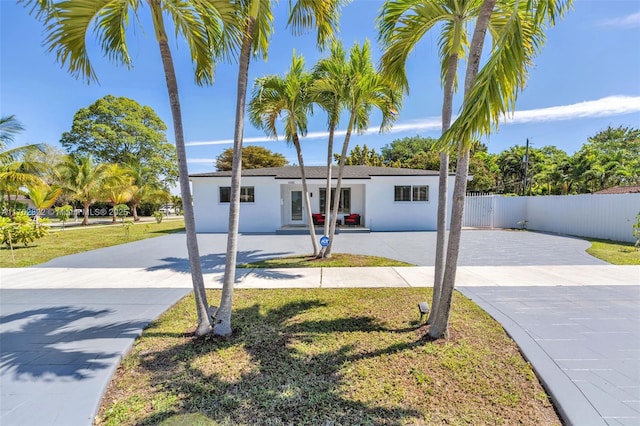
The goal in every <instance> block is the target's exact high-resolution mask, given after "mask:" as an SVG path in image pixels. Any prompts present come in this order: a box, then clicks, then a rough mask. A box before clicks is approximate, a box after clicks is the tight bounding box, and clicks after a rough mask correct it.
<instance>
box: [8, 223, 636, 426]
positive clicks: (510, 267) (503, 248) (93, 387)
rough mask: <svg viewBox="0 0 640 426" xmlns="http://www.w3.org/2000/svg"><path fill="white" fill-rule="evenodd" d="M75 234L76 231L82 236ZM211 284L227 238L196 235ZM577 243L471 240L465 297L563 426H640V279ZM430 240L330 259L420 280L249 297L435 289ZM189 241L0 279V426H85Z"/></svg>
mask: <svg viewBox="0 0 640 426" xmlns="http://www.w3.org/2000/svg"><path fill="white" fill-rule="evenodd" d="M76 232H81V231H76ZM198 240H199V244H200V253H201V256H202V260H203V267H204V272H205V273H206V274H208V279H207V283H208V286H210V287H216V286H219V281H217V280H214V279H212V278H211V275H213V276H219V275H220V273H221V271H222V270H223V265H224V253H225V244H226V235H221V234H203V235H199V236H198ZM310 246H311V243H310V241H309V236H280V235H278V236H275V235H242V236H241V237H240V240H239V251H240V254H239V261H241V262H244V261H249V260H256V259H264V258H270V257H274V256H281V255H288V254H296V253H299V254H304V253H308V252H309V248H310ZM588 246H589V243H588V242H585V241H583V240H579V239H575V238H570V237H562V236H556V235H547V234H539V233H533V232H518V231H499V230H493V231H484V230H483V231H476V230H474V231H464V232H463V237H462V248H461V253H460V259H459V265H460V268H459V271H458V286H459V287H458V289H459V290H460V291H462V292H463V293H464V294H466V295H467V296H468V297H471V298H472V299H473V300H474V301H476V303H478V304H479V305H480V306H482V307H483V308H484V309H485V310H486V311H488V312H489V313H490V314H491V315H493V316H494V318H496V319H497V320H498V321H500V322H501V323H502V324H503V326H504V327H505V329H506V330H507V331H508V332H509V333H510V335H511V336H512V337H513V338H514V339H515V340H516V342H517V343H518V344H519V345H520V347H521V349H522V350H523V353H524V354H525V356H526V357H527V358H528V359H529V361H530V362H531V363H532V365H533V366H534V369H535V370H536V372H537V373H538V374H539V376H540V377H541V380H542V382H543V383H544V384H545V385H546V386H547V389H548V391H549V392H550V393H551V395H552V397H553V399H554V402H555V405H556V407H557V408H558V410H559V412H560V414H561V415H562V418H563V420H564V421H565V423H566V424H575V425H599V424H603V425H604V424H610V425H620V424H627V425H637V424H640V372H639V370H640V309H638V308H637V307H638V306H640V286H639V285H638V284H640V267H616V266H611V265H606V264H605V263H604V262H602V261H600V260H598V259H595V258H593V257H591V256H589V255H587V254H586V253H585V252H584V250H585V249H586V248H587V247H588ZM434 247H435V233H427V232H417V233H411V232H403V233H372V234H342V235H339V236H338V237H337V239H336V243H335V252H351V253H361V254H371V255H378V256H386V257H390V258H394V259H398V260H404V261H406V262H409V263H413V264H416V265H420V266H419V267H418V268H344V269H341V270H339V269H334V270H331V271H330V272H328V269H326V268H325V270H326V271H327V273H325V274H322V273H318V272H317V270H309V269H306V270H288V271H284V270H279V271H263V272H260V273H252V272H251V271H249V272H247V271H245V272H240V274H241V275H242V274H245V275H243V276H242V279H241V280H240V282H239V284H238V285H239V286H241V287H254V288H255V287H274V286H278V287H282V286H288V287H297V286H306V287H318V286H322V287H347V286H350V287H353V286H372V287H375V286H386V287H388V286H429V285H430V282H432V279H431V277H432V274H433V268H432V266H431V265H432V264H433V252H434ZM188 269H189V267H188V261H187V256H186V248H185V236H184V234H175V235H169V236H164V237H158V238H154V239H149V240H144V241H139V242H134V243H130V244H125V245H121V246H116V247H110V248H106V249H100V250H95V251H92V252H86V253H81V254H77V255H72V256H67V257H64V258H59V259H55V260H53V261H51V262H48V263H47V264H44V265H40V266H39V267H35V268H25V269H5V270H0V348H1V354H0V390H1V395H0V424H2V425H3V426H11V425H20V426H22V425H27V426H29V425H36V426H40V425H90V424H92V419H93V416H94V415H95V413H96V410H97V409H98V407H99V403H100V398H101V396H102V394H103V392H104V390H105V388H106V386H107V384H108V383H109V380H110V377H111V375H112V374H113V372H114V371H115V368H116V367H117V364H118V362H119V360H120V359H121V357H122V356H123V355H124V354H126V352H127V351H128V350H129V348H130V346H131V345H132V344H133V341H134V339H135V337H136V336H138V335H139V334H140V333H141V331H142V328H143V327H144V326H145V325H146V324H148V323H149V321H151V320H152V319H154V318H156V317H157V316H158V315H159V314H160V313H162V312H163V311H164V310H165V309H167V308H168V307H170V306H171V305H173V303H175V301H177V300H178V299H179V298H181V297H182V296H183V295H185V294H187V293H188V292H189V291H190V288H191V287H190V276H189V274H188V273H187V272H188Z"/></svg>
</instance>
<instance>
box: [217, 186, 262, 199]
mask: <svg viewBox="0 0 640 426" xmlns="http://www.w3.org/2000/svg"><path fill="white" fill-rule="evenodd" d="M220 202H221V203H229V202H231V188H230V187H228V186H221V187H220ZM240 202H241V203H253V202H255V194H254V189H253V186H242V187H240Z"/></svg>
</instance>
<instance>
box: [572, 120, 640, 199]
mask: <svg viewBox="0 0 640 426" xmlns="http://www.w3.org/2000/svg"><path fill="white" fill-rule="evenodd" d="M572 161H573V165H574V170H573V173H572V175H573V180H574V183H575V185H576V187H577V188H575V189H576V190H577V192H595V191H599V190H601V189H605V188H608V187H612V186H617V185H638V184H640V129H636V128H632V127H624V126H619V127H616V128H613V127H608V128H607V129H605V130H603V131H601V132H598V133H597V134H596V135H594V136H592V137H590V138H589V139H588V140H587V143H585V144H584V145H583V146H582V148H580V150H579V151H578V152H576V153H575V154H574V156H573V159H572Z"/></svg>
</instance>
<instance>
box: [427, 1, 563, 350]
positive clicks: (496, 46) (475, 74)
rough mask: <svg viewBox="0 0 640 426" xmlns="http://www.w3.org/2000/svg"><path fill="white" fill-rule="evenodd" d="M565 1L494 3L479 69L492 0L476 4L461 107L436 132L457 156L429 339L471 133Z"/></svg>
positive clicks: (441, 327)
mask: <svg viewBox="0 0 640 426" xmlns="http://www.w3.org/2000/svg"><path fill="white" fill-rule="evenodd" d="M571 2H572V0H566V1H557V0H538V1H528V2H525V1H522V2H521V1H520V0H515V1H511V0H505V1H503V2H500V3H499V4H498V5H497V8H498V10H499V11H501V12H505V13H507V15H506V16H507V17H506V19H505V20H504V22H503V25H501V26H500V28H499V30H498V31H496V32H494V33H493V34H492V38H493V40H494V42H493V49H492V52H491V55H490V57H489V58H488V60H487V62H486V63H485V65H484V66H483V67H482V70H480V71H478V70H479V68H480V59H481V55H482V50H483V47H484V40H485V37H486V31H487V28H488V27H489V22H490V19H491V16H492V14H493V11H494V7H496V0H484V1H483V4H482V6H481V8H480V11H479V14H478V19H477V21H476V26H475V30H474V33H473V38H472V40H471V45H470V48H469V60H468V66H467V70H466V75H465V85H464V89H465V94H464V101H463V106H462V111H461V113H460V115H459V116H458V118H457V119H456V121H455V122H454V123H453V125H452V126H451V127H450V128H449V130H448V131H447V132H445V133H444V135H443V136H442V138H441V142H442V143H443V144H449V145H452V144H455V145H456V146H457V156H458V160H457V166H456V178H455V184H454V190H453V205H452V210H451V226H450V233H449V241H448V245H447V254H446V263H445V271H444V277H443V282H442V290H441V295H440V303H439V306H438V307H437V311H438V312H437V314H436V317H435V318H434V320H433V323H432V325H431V327H430V329H429V333H428V335H429V337H430V338H432V339H438V338H443V337H447V336H448V328H449V315H450V312H451V301H452V297H453V288H454V286H455V277H456V270H457V262H458V254H459V250H460V237H461V234H462V219H463V214H464V198H465V192H466V183H467V176H468V172H469V154H470V147H471V145H472V143H473V141H474V140H476V138H477V136H479V135H482V134H488V133H490V131H491V129H492V126H494V125H497V124H498V122H499V120H500V119H501V118H502V117H504V115H505V114H506V113H508V112H509V111H511V110H512V109H513V108H514V105H515V101H516V98H517V95H518V93H519V91H521V90H522V89H523V88H524V86H525V84H526V79H527V72H528V66H529V65H531V63H532V60H533V57H534V56H535V55H536V54H537V53H538V51H539V49H540V48H541V46H542V45H543V43H544V29H545V28H546V26H547V24H551V25H553V24H554V23H555V20H556V18H559V17H561V16H562V15H563V14H564V13H565V12H566V10H567V8H568V7H569V6H570V5H571Z"/></svg>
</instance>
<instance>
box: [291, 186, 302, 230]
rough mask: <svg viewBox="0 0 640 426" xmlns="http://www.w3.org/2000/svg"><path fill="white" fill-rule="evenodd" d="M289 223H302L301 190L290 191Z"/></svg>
mask: <svg viewBox="0 0 640 426" xmlns="http://www.w3.org/2000/svg"><path fill="white" fill-rule="evenodd" d="M291 223H292V224H302V223H303V220H302V191H291Z"/></svg>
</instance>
